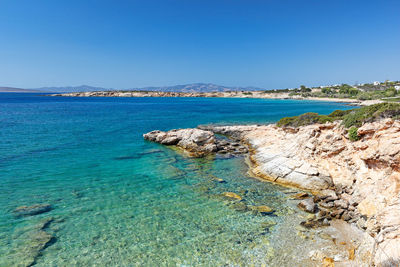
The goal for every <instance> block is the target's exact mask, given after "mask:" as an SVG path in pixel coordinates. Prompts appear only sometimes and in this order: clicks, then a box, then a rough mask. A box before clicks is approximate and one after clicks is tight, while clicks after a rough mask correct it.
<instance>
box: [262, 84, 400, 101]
mask: <svg viewBox="0 0 400 267" xmlns="http://www.w3.org/2000/svg"><path fill="white" fill-rule="evenodd" d="M398 86H400V82H399V81H385V82H382V83H379V82H375V83H365V84H358V85H349V84H345V83H344V84H337V85H330V86H320V87H312V88H308V87H306V86H305V85H301V86H300V87H299V88H294V89H278V90H267V91H264V93H265V94H270V93H289V96H291V97H294V96H300V97H304V98H307V97H317V98H348V99H357V100H374V99H386V98H389V99H390V98H395V97H396V96H400V90H399V89H398ZM396 88H397V89H396ZM393 101H398V99H396V100H393Z"/></svg>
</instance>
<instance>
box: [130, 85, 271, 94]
mask: <svg viewBox="0 0 400 267" xmlns="http://www.w3.org/2000/svg"><path fill="white" fill-rule="evenodd" d="M129 90H139V91H162V92H185V93H194V92H199V93H205V92H226V91H259V90H264V89H261V88H257V87H237V86H235V87H229V86H223V85H217V84H212V83H191V84H183V85H174V86H162V87H144V88H132V89H129Z"/></svg>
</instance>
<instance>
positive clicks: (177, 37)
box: [0, 0, 400, 89]
mask: <svg viewBox="0 0 400 267" xmlns="http://www.w3.org/2000/svg"><path fill="white" fill-rule="evenodd" d="M385 79H391V80H400V1H399V0H393V1H392V0H375V1H370V0H354V1H352V0H331V1H321V0H315V1H309V0H292V1H290V0H274V1H269V0H263V1H262V0H260V1H256V0H242V1H238V0H226V1H224V0H212V1H207V0H202V1H200V0H198V1H195V0H181V1H178V0H175V1H174V0H164V1H152V0H140V1H134V0H131V1H116V0H113V1H112V0H92V1H88V0H68V1H67V0H66V1H61V0H60V1H55V0H18V1H16V0H0V86H14V87H22V88H35V87H41V86H55V85H58V86H64V85H80V84H89V85H94V86H102V87H113V88H130V87H142V86H150V85H155V86H161V85H174V84H184V83H192V82H212V83H217V84H222V85H230V86H233V85H237V86H246V85H253V86H259V87H264V88H270V89H273V88H287V87H295V86H298V85H300V84H305V85H308V86H311V85H323V84H332V83H341V82H346V83H354V82H357V81H358V82H365V81H375V80H385Z"/></svg>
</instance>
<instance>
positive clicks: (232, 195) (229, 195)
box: [222, 192, 242, 200]
mask: <svg viewBox="0 0 400 267" xmlns="http://www.w3.org/2000/svg"><path fill="white" fill-rule="evenodd" d="M222 195H223V196H225V197H228V198H233V199H237V200H242V197H241V196H239V195H238V194H236V193H233V192H224V193H222Z"/></svg>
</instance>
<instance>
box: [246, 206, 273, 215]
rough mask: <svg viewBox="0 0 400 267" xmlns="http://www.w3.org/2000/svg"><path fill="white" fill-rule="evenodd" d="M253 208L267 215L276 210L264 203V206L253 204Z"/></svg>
mask: <svg viewBox="0 0 400 267" xmlns="http://www.w3.org/2000/svg"><path fill="white" fill-rule="evenodd" d="M251 209H252V210H254V211H257V212H259V213H260V214H262V215H267V214H271V213H273V212H274V210H273V209H272V208H270V207H268V206H265V205H262V206H252V207H251Z"/></svg>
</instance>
